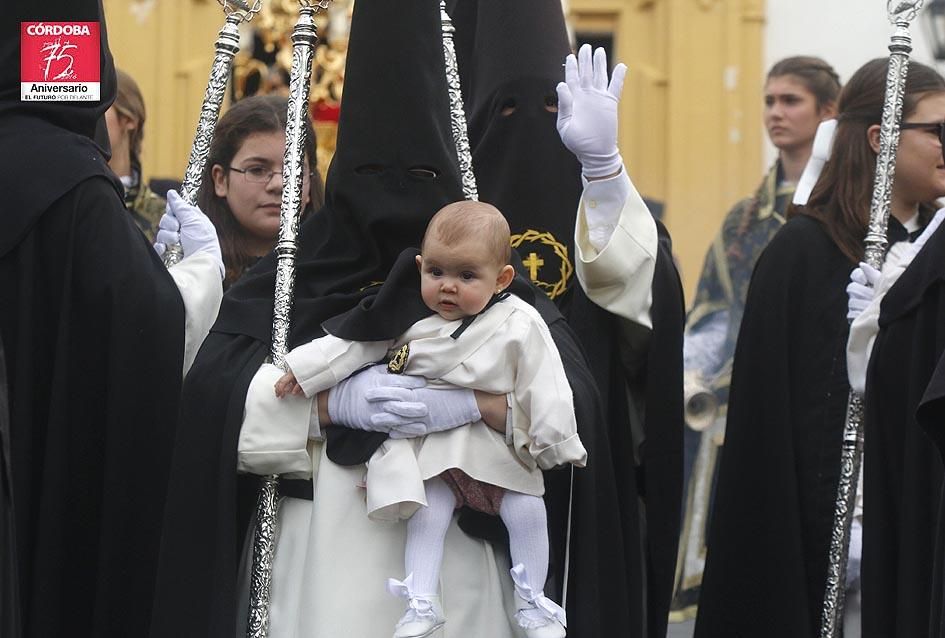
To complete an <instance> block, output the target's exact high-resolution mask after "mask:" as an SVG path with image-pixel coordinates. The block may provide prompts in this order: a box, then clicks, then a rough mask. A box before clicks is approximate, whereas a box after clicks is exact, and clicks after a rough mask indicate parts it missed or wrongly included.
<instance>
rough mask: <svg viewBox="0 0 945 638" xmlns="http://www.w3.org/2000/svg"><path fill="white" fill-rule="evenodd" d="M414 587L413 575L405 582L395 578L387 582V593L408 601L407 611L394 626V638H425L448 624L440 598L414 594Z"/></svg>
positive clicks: (431, 595)
mask: <svg viewBox="0 0 945 638" xmlns="http://www.w3.org/2000/svg"><path fill="white" fill-rule="evenodd" d="M412 585H413V574H411V575H410V576H407V578H405V579H404V580H403V581H399V580H394V579H393V578H389V579H388V580H387V591H389V592H390V593H391V594H393V595H394V596H397V597H398V598H406V599H407V611H405V612H404V615H403V616H401V618H400V620H398V621H397V624H396V625H395V626H394V636H393V638H424V637H425V636H429V635H430V634H432V633H433V632H434V631H436V630H437V629H439V628H440V627H442V626H443V623H445V622H446V618H444V617H443V608H442V607H441V606H440V597H439V596H436V595H433V594H417V593H414V591H413V587H412Z"/></svg>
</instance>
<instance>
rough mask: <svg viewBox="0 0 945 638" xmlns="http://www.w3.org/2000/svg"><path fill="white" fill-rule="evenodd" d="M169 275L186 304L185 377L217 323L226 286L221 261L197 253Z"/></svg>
mask: <svg viewBox="0 0 945 638" xmlns="http://www.w3.org/2000/svg"><path fill="white" fill-rule="evenodd" d="M168 273H170V275H171V277H172V278H173V279H174V283H176V284H177V289H178V290H179V291H180V297H181V299H182V300H183V302H184V370H183V373H184V376H187V372H188V371H189V370H190V366H191V365H192V364H193V362H194V359H195V358H196V356H197V351H198V350H199V349H200V345H201V344H202V343H203V340H204V339H206V337H207V335H208V334H210V328H211V327H212V326H213V322H214V321H216V320H217V312H219V310H220V301H221V300H222V299H223V284H222V283H221V281H220V269H219V267H218V266H217V261H216V259H214V258H213V257H212V256H211V255H208V254H206V253H196V254H194V255H191V256H190V257H188V258H187V259H184V260H182V261H180V262H178V263H177V264H175V265H174V266H172V267H171V268H170V269H169V270H168Z"/></svg>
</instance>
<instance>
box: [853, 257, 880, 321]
mask: <svg viewBox="0 0 945 638" xmlns="http://www.w3.org/2000/svg"><path fill="white" fill-rule="evenodd" d="M879 275H880V272H879V271H878V270H876V269H875V268H873V267H872V266H870V265H869V264H867V263H865V262H860V265H859V266H857V267H856V268H854V269H853V272H851V273H850V283H849V285H847V298H848V299H847V319H849V320H850V321H853V320H854V319H856V318H857V317H859V316H860V313H862V312H863V311H864V310H866V307H867V306H868V305H870V302H871V301H873V297H874V296H875V295H876V284H877V282H878V281H879Z"/></svg>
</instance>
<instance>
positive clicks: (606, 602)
mask: <svg viewBox="0 0 945 638" xmlns="http://www.w3.org/2000/svg"><path fill="white" fill-rule="evenodd" d="M447 11H448V13H449V14H450V15H451V17H452V19H453V22H454V25H455V27H456V36H455V40H456V55H457V62H458V66H459V71H460V77H461V81H462V89H463V97H464V102H465V109H466V113H467V118H468V121H469V139H470V145H471V147H472V154H473V165H474V168H475V173H476V180H477V183H478V187H479V196H480V198H481V199H482V200H483V201H488V202H490V203H492V204H494V205H496V206H497V207H498V208H499V209H500V210H501V211H502V212H503V213H504V214H505V216H506V217H507V219H508V220H509V225H510V226H511V229H512V233H513V236H515V239H516V241H515V242H513V243H515V244H516V248H517V250H518V251H519V253H520V254H521V257H522V259H523V260H527V262H526V263H531V264H532V269H523V270H520V272H521V274H523V275H525V276H531V277H532V278H533V279H534V280H535V281H536V283H537V284H538V286H539V287H540V288H541V289H542V290H544V291H545V292H546V293H549V295H551V296H552V297H553V299H554V301H555V303H556V304H557V306H558V308H559V309H560V310H561V312H562V313H563V314H564V315H565V317H566V318H567V321H568V324H569V325H570V327H571V329H572V330H573V331H574V332H575V334H576V335H577V337H578V341H579V343H580V345H581V348H582V349H583V350H584V352H585V353H586V354H587V360H588V363H589V365H590V368H591V370H592V372H593V375H594V379H595V381H596V382H597V386H598V388H599V389H600V392H601V397H602V401H603V405H604V416H603V418H602V419H600V420H598V421H588V420H584V421H579V423H578V429H579V432H580V435H581V440H582V441H583V443H584V445H585V447H587V450H588V465H587V467H586V468H584V469H581V470H575V471H574V485H573V490H574V491H573V498H569V497H570V496H571V492H570V490H571V482H570V476H569V474H567V473H562V472H557V473H546V475H545V483H546V487H547V491H546V496H545V501H546V504H547V508H548V514H549V521H550V523H549V525H550V527H551V544H552V548H551V552H552V565H551V570H549V583H548V584H547V585H546V592H548V593H549V595H552V596H553V597H559V596H560V594H561V591H562V589H563V584H564V582H563V581H564V569H565V568H564V565H565V550H566V548H567V547H568V545H567V542H566V540H567V539H566V534H565V532H566V530H567V519H568V514H569V509H568V508H569V504H570V506H571V508H572V509H571V512H570V514H571V543H570V560H569V562H568V568H567V569H568V592H567V601H566V602H567V604H566V608H567V612H568V635H569V636H572V637H574V638H594V637H596V636H630V637H634V638H636V637H643V636H649V637H650V638H663V636H665V634H666V621H667V616H668V611H669V601H670V598H671V596H672V587H673V575H674V568H675V563H676V548H677V541H678V537H679V524H680V508H681V502H682V431H683V416H682V415H683V412H682V331H683V321H684V305H683V297H682V288H681V286H680V283H679V276H678V274H677V272H676V269H675V266H674V264H673V260H672V245H671V242H670V238H669V234H668V233H667V232H666V229H665V228H664V227H663V226H662V225H661V224H659V222H657V227H658V234H659V245H658V257H657V263H656V273H655V275H654V279H653V287H652V290H653V305H652V308H651V316H652V323H653V330H647V329H645V328H642V327H641V326H636V325H634V324H631V323H630V322H629V321H625V320H622V319H620V318H618V317H615V316H614V315H612V314H610V313H608V312H607V311H605V310H603V309H602V308H600V307H599V306H597V305H596V304H594V303H593V302H591V301H590V300H589V299H588V298H587V296H586V295H585V294H584V291H583V290H582V289H581V287H580V285H579V284H578V282H577V278H576V277H575V276H574V275H573V272H572V269H573V262H572V259H573V255H574V254H575V252H574V225H575V211H576V210H577V207H578V203H579V200H580V196H581V190H582V184H581V179H580V171H581V167H580V164H579V163H578V162H577V160H576V159H575V157H574V155H573V154H572V153H571V152H570V151H568V150H567V148H565V147H564V145H563V144H562V143H561V139H560V137H559V136H558V132H557V130H556V126H555V123H556V119H557V93H556V92H555V86H556V85H557V83H558V82H559V81H561V80H563V79H564V73H563V67H562V63H563V61H564V58H565V56H566V55H567V54H568V53H569V52H570V47H569V44H568V36H567V32H566V29H565V22H564V16H563V14H562V10H561V6H560V3H557V2H554V1H552V0H515V2H513V3H500V2H494V1H491V0H490V1H486V2H478V1H477V0H452V1H451V2H449V3H448V5H447ZM536 258H537V259H536ZM536 264H538V265H537V266H536ZM567 272H571V274H570V275H568V276H564V275H563V273H567ZM628 276H633V273H628ZM628 397H629V398H630V402H631V403H632V407H631V406H628ZM631 412H632V413H633V414H632V415H631ZM631 420H634V421H636V422H637V423H638V424H639V425H640V428H639V430H638V431H642V433H643V437H644V440H643V441H640V440H636V439H635V437H634V436H633V435H632V433H631ZM635 452H637V454H635ZM635 456H636V457H637V458H636V459H635ZM641 504H642V507H641Z"/></svg>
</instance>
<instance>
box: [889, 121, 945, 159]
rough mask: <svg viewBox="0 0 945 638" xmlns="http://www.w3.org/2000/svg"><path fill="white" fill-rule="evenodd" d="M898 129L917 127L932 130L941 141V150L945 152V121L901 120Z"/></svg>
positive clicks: (922, 129)
mask: <svg viewBox="0 0 945 638" xmlns="http://www.w3.org/2000/svg"><path fill="white" fill-rule="evenodd" d="M899 129H900V130H907V129H919V130H921V131H934V132H936V133H938V139H939V141H940V142H941V143H942V147H943V152H945V122H903V123H902V124H900V125H899Z"/></svg>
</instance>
